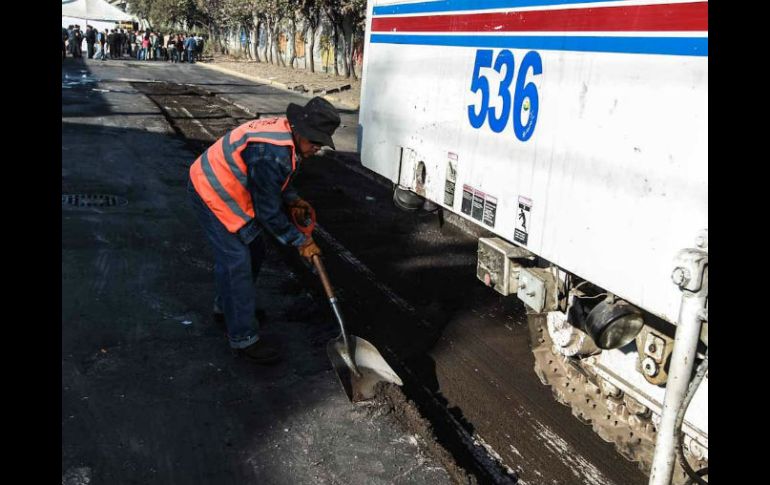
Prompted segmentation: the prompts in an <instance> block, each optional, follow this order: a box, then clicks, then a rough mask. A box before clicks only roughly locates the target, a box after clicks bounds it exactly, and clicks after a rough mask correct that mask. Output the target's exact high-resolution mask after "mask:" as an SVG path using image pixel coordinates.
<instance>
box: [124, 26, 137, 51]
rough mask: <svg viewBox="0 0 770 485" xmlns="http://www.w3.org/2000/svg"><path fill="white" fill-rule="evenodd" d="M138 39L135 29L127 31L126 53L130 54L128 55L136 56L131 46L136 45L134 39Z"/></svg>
mask: <svg viewBox="0 0 770 485" xmlns="http://www.w3.org/2000/svg"><path fill="white" fill-rule="evenodd" d="M135 40H136V33H134V31H133V30H129V31H128V32H126V53H127V54H128V57H134V55H133V53H132V51H131V46H133V45H134V41H135Z"/></svg>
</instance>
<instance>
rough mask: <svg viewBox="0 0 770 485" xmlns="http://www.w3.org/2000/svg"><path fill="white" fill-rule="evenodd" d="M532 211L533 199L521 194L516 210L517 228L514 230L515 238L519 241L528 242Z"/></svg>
mask: <svg viewBox="0 0 770 485" xmlns="http://www.w3.org/2000/svg"><path fill="white" fill-rule="evenodd" d="M531 212H532V200H531V199H528V198H527V197H522V196H519V207H518V209H517V210H516V228H515V229H514V231H513V240H514V241H515V242H517V243H522V244H527V239H529V223H530V214H531Z"/></svg>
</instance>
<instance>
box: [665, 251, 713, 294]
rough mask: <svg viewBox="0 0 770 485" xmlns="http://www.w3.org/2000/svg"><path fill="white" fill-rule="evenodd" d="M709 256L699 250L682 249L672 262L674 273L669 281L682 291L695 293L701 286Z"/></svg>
mask: <svg viewBox="0 0 770 485" xmlns="http://www.w3.org/2000/svg"><path fill="white" fill-rule="evenodd" d="M708 263H709V255H708V253H707V252H706V251H703V250H701V249H694V248H689V249H682V250H681V251H679V253H678V254H677V255H676V259H675V260H674V265H675V268H674V272H673V273H672V274H671V279H672V280H673V282H674V284H675V285H677V286H678V287H679V288H680V289H681V290H682V291H685V290H686V291H691V292H693V293H697V292H699V291H700V290H701V287H702V286H703V279H704V273H705V269H706V266H708Z"/></svg>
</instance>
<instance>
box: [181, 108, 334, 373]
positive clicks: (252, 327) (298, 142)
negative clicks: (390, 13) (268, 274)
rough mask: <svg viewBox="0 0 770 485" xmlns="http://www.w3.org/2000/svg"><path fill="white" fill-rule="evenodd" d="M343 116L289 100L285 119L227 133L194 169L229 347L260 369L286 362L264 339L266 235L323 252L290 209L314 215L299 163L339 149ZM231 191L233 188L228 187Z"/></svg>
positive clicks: (192, 184) (195, 198)
mask: <svg viewBox="0 0 770 485" xmlns="http://www.w3.org/2000/svg"><path fill="white" fill-rule="evenodd" d="M339 125H340V117H339V114H338V113H337V110H336V109H335V108H334V106H332V104H331V103H329V102H328V101H326V100H325V99H323V98H320V97H315V98H313V99H311V100H310V101H309V102H308V103H307V104H306V105H305V106H304V107H303V106H299V105H296V104H294V103H290V104H289V106H288V107H287V109H286V118H265V119H257V120H253V121H250V122H248V123H244V124H243V125H241V126H239V127H237V128H235V129H233V130H231V131H229V132H227V133H225V135H224V136H223V137H222V138H220V139H219V140H217V142H216V143H214V144H213V145H211V146H210V147H209V148H208V149H207V150H206V151H205V152H203V154H201V156H200V157H198V159H197V160H196V161H195V163H193V164H192V166H191V167H190V180H189V183H188V185H187V187H188V188H187V190H188V192H189V194H190V198H191V199H192V205H193V208H194V210H195V212H196V214H197V216H198V220H199V221H200V223H201V225H202V226H203V229H204V232H205V233H206V237H207V239H208V241H209V245H210V247H211V248H212V250H213V252H214V262H215V264H214V274H215V279H216V288H217V294H216V297H215V299H214V316H215V318H224V322H225V326H226V327H227V336H228V340H229V342H230V347H232V348H234V349H237V352H238V353H240V354H243V355H245V356H247V357H249V358H250V359H252V360H254V361H256V362H257V363H260V364H269V363H273V362H275V361H277V360H279V359H280V354H279V352H278V349H277V347H276V346H273V345H271V344H270V343H268V342H266V341H265V339H263V338H260V335H259V321H258V320H257V319H256V318H255V306H256V288H255V281H256V278H257V275H258V274H259V269H260V267H261V265H262V261H263V259H264V256H265V250H264V241H263V240H262V234H263V232H265V230H267V233H268V234H270V235H272V236H273V237H275V238H276V239H278V241H280V242H281V243H282V244H284V245H290V246H294V247H296V248H297V250H298V251H299V253H300V255H301V256H303V257H304V258H307V259H308V260H312V258H313V256H315V255H320V254H321V250H320V249H319V248H318V246H317V245H316V244H315V242H314V241H313V238H312V237H310V236H305V235H304V234H303V233H301V232H300V231H299V230H298V229H297V228H296V227H295V226H294V225H293V224H292V223H291V222H290V221H289V218H288V217H287V214H286V212H284V208H285V209H287V210H288V211H290V212H292V213H295V214H296V215H297V216H299V218H300V219H301V220H302V219H306V216H307V214H308V213H310V211H311V210H312V207H311V206H310V204H309V203H308V202H306V201H304V200H302V199H301V198H300V197H299V195H298V194H297V192H296V191H295V190H294V188H292V186H291V179H292V177H293V176H294V174H295V172H296V170H297V168H298V165H299V163H300V161H302V160H303V159H306V158H310V157H312V156H313V155H315V154H316V153H317V152H318V150H320V149H321V147H322V146H324V145H328V146H331V147H334V142H333V141H332V134H333V133H334V131H335V130H336V129H337V127H338V126H339ZM225 187H227V189H226V190H225Z"/></svg>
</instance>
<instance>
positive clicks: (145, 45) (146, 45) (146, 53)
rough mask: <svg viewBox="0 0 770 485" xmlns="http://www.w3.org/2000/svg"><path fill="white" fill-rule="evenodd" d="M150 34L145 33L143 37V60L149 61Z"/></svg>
mask: <svg viewBox="0 0 770 485" xmlns="http://www.w3.org/2000/svg"><path fill="white" fill-rule="evenodd" d="M149 51H150V34H149V33H147V32H145V33H144V37H142V60H144V61H149V60H150V59H149V57H150V52H149Z"/></svg>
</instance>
